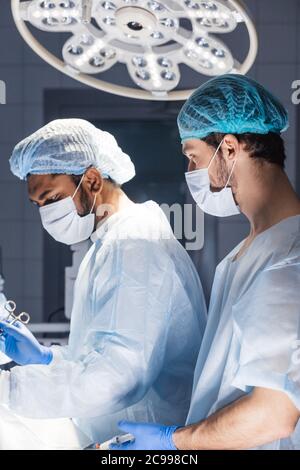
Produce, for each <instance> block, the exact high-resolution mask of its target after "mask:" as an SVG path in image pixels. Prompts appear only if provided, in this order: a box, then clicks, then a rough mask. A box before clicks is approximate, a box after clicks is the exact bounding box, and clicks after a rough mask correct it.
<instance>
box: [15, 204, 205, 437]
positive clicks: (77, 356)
mask: <svg viewBox="0 0 300 470" xmlns="http://www.w3.org/2000/svg"><path fill="white" fill-rule="evenodd" d="M92 240H93V244H92V246H91V248H90V249H89V251H88V252H87V254H86V256H85V258H84V259H83V261H82V263H81V266H80V269H79V273H78V277H77V280H76V284H75V289H74V290H75V294H74V306H73V311H72V316H71V326H70V337H69V343H68V345H67V346H66V347H61V348H60V347H57V346H56V347H53V351H54V360H53V362H52V363H51V364H50V365H48V366H45V365H28V366H23V367H15V368H14V369H12V371H11V373H10V392H9V398H8V406H9V407H10V409H12V410H13V411H14V412H16V413H18V414H19V415H23V416H26V417H29V418H30V417H31V418H35V417H36V418H58V417H72V418H74V420H75V422H76V424H77V425H78V426H79V428H80V429H81V430H82V431H84V432H85V433H86V434H87V435H88V436H89V437H91V439H92V440H93V441H94V442H95V441H98V442H101V441H104V440H106V439H108V438H111V437H112V436H113V435H115V434H117V433H119V431H118V427H117V422H118V420H120V419H128V420H134V421H150V422H151V421H156V422H164V423H166V424H168V423H169V424H174V423H176V424H178V423H179V424H184V422H185V420H186V417H187V412H188V408H189V404H190V398H191V392H192V384H193V373H194V368H195V363H196V360H197V356H198V352H199V345H200V344H201V340H202V337H203V332H204V329H205V325H206V306H205V301H204V297H203V292H202V288H201V284H200V281H199V278H198V274H197V272H196V270H195V268H194V266H193V264H192V262H191V260H190V257H189V256H188V254H187V253H186V251H185V250H184V248H183V247H182V246H181V245H180V243H179V242H178V241H177V240H176V239H175V237H174V235H173V233H172V230H171V228H170V225H169V223H168V221H167V219H166V217H165V215H164V213H163V212H162V210H161V209H160V208H159V206H158V205H157V204H156V203H154V202H152V201H148V202H146V203H143V204H132V206H130V207H128V208H126V209H123V210H122V211H120V212H118V213H115V214H113V215H112V216H111V217H109V218H108V219H107V220H106V221H105V222H104V223H103V224H102V225H101V226H100V227H99V228H98V231H97V235H96V234H95V233H94V234H93V236H92Z"/></svg>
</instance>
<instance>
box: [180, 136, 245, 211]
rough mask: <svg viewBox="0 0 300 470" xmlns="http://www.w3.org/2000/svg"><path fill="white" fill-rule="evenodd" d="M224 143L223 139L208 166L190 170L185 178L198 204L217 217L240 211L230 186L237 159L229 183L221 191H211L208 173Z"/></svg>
mask: <svg viewBox="0 0 300 470" xmlns="http://www.w3.org/2000/svg"><path fill="white" fill-rule="evenodd" d="M222 143H223V140H222V142H221V143H220V144H219V146H218V148H217V150H216V152H215V153H214V155H213V157H212V159H211V161H210V163H209V165H208V167H207V168H202V169H200V170H194V171H188V172H187V173H185V179H186V182H187V185H188V187H189V190H190V192H191V195H192V196H193V199H194V200H195V201H196V203H197V205H198V206H199V207H200V208H201V209H202V210H203V212H206V213H207V214H210V215H215V216H217V217H228V216H230V215H236V214H239V213H240V210H239V207H238V206H237V205H236V203H235V201H234V198H233V194H232V190H231V188H228V184H229V181H230V178H231V175H232V172H233V170H234V167H235V164H236V160H235V161H234V162H233V165H232V168H231V171H230V174H229V177H228V180H227V183H226V185H225V187H224V188H223V189H222V190H221V191H219V192H212V191H211V189H210V180H209V174H208V170H209V168H210V165H211V164H212V162H213V160H214V158H215V157H216V155H217V153H218V151H219V148H220V147H221V145H222Z"/></svg>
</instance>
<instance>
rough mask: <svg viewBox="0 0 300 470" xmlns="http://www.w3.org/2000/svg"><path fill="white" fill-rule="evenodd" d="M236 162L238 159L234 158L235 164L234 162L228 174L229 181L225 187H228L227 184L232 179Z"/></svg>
mask: <svg viewBox="0 0 300 470" xmlns="http://www.w3.org/2000/svg"><path fill="white" fill-rule="evenodd" d="M235 164H236V159H235V160H234V162H233V164H232V167H231V170H230V173H229V176H228V180H227V183H226V184H225V187H224V189H225V188H227V186H228V184H229V181H230V178H231V175H232V173H233V170H234V167H235Z"/></svg>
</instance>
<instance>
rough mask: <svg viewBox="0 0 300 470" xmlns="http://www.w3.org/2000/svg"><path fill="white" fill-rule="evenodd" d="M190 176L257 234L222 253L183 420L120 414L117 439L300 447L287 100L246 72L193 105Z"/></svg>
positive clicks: (297, 252) (199, 95)
mask: <svg viewBox="0 0 300 470" xmlns="http://www.w3.org/2000/svg"><path fill="white" fill-rule="evenodd" d="M178 127H179V132H180V136H181V140H182V144H183V153H184V154H185V155H186V157H187V159H188V162H189V166H188V172H187V173H186V180H187V184H188V186H189V189H190V191H191V194H192V196H193V198H194V199H195V201H196V203H197V204H198V206H199V207H200V208H202V210H203V211H204V212H206V213H209V214H211V215H214V216H217V217H229V216H232V215H235V214H239V213H240V212H241V213H243V214H244V215H245V216H246V217H247V219H248V220H249V223H250V231H249V235H248V236H247V237H246V238H245V240H243V241H241V243H239V244H238V246H236V247H235V248H234V249H233V250H232V251H231V252H230V253H229V254H228V255H227V256H226V257H225V259H224V260H223V261H221V263H220V264H219V265H218V267H217V269H216V273H215V279H214V283H213V287H212V292H211V297H210V306H209V313H208V323H207V326H206V330H205V334H204V338H203V340H202V342H201V347H200V353H199V357H198V361H197V365H196V368H195V375H194V387H193V395H192V400H191V405H190V410H189V414H188V418H187V421H186V426H185V427H176V426H174V425H173V426H165V425H163V424H143V423H131V422H129V423H128V422H125V423H124V422H122V423H121V424H120V428H121V429H122V430H123V431H124V432H130V433H131V434H133V435H134V436H135V441H134V442H131V443H126V444H123V445H119V446H117V445H114V446H113V447H114V448H115V449H156V450H158V449H174V450H175V449H179V450H196V449H198V450H205V449H216V450H217V449H220V450H221V449H223V450H227V449H273V450H277V449H300V427H299V426H300V425H299V424H298V421H299V417H300V360H299V349H297V348H299V344H300V342H299V340H300V295H299V286H300V201H299V198H298V196H297V194H296V193H295V191H294V189H293V187H292V185H291V183H290V181H289V179H288V177H287V175H286V173H285V171H284V166H285V158H286V155H285V149H284V141H283V138H282V135H281V134H282V132H284V131H285V130H286V129H287V127H288V116H287V112H286V110H285V109H284V107H283V106H282V104H281V103H280V102H279V101H278V100H277V99H276V98H275V97H274V96H273V95H272V94H271V93H270V92H269V91H267V90H266V89H265V88H264V87H262V86H261V85H260V84H258V83H257V82H255V81H254V80H251V79H249V78H247V77H244V76H241V75H224V76H221V77H218V78H214V79H212V80H210V81H208V82H207V83H205V84H204V85H202V86H201V87H200V88H198V89H197V90H196V91H195V92H194V94H193V95H192V96H191V97H190V98H189V99H188V100H187V102H186V103H185V104H184V105H183V107H182V109H181V111H180V113H179V116H178Z"/></svg>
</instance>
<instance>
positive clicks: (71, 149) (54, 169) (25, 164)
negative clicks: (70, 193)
mask: <svg viewBox="0 0 300 470" xmlns="http://www.w3.org/2000/svg"><path fill="white" fill-rule="evenodd" d="M90 166H93V167H95V168H98V169H99V170H100V171H101V173H102V174H103V175H105V176H106V177H110V178H111V179H113V180H114V181H115V182H116V183H118V184H123V183H126V181H129V180H130V179H132V178H133V177H134V176H135V168H134V164H133V163H132V161H131V159H130V158H129V156H128V155H127V154H126V153H124V152H123V151H122V149H121V148H120V147H119V146H118V144H117V142H116V140H115V138H114V137H113V136H112V135H111V134H109V133H108V132H105V131H101V130H100V129H97V127H95V126H93V124H91V123H90V122H88V121H85V120H83V119H57V120H55V121H52V122H50V123H49V124H47V125H46V126H44V127H42V128H41V129H39V130H38V131H36V132H34V133H33V134H32V135H30V136H29V137H26V138H25V139H24V140H22V141H21V142H19V143H18V144H17V145H16V147H15V148H14V150H13V153H12V156H11V158H10V168H11V171H12V172H13V173H14V174H15V175H16V176H18V178H20V179H22V180H26V178H27V175H28V174H29V173H30V174H34V175H44V174H67V175H81V174H82V173H84V172H85V170H86V169H87V168H88V167H90Z"/></svg>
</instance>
